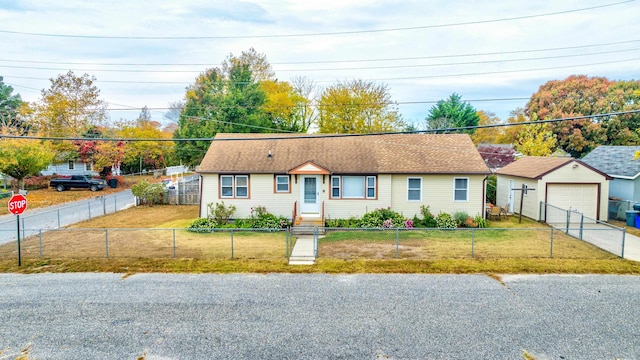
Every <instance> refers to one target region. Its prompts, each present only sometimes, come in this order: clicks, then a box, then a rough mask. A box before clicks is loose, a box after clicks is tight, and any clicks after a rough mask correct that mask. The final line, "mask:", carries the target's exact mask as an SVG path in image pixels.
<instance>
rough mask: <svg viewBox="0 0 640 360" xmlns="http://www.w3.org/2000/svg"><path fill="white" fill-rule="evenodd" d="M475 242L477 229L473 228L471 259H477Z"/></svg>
mask: <svg viewBox="0 0 640 360" xmlns="http://www.w3.org/2000/svg"><path fill="white" fill-rule="evenodd" d="M475 242H476V233H475V229H474V228H471V257H472V258H475V257H476V254H475Z"/></svg>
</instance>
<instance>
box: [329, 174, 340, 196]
mask: <svg viewBox="0 0 640 360" xmlns="http://www.w3.org/2000/svg"><path fill="white" fill-rule="evenodd" d="M331 197H332V198H339V197H340V176H332V177H331Z"/></svg>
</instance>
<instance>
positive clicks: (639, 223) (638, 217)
mask: <svg viewBox="0 0 640 360" xmlns="http://www.w3.org/2000/svg"><path fill="white" fill-rule="evenodd" d="M636 227H637V228H638V229H640V215H636Z"/></svg>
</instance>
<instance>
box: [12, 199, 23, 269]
mask: <svg viewBox="0 0 640 360" xmlns="http://www.w3.org/2000/svg"><path fill="white" fill-rule="evenodd" d="M8 206H9V212H10V213H12V214H13V215H15V216H16V219H17V229H18V266H22V258H21V256H20V214H22V213H23V212H24V211H25V210H27V198H26V197H24V195H22V194H15V195H13V196H12V197H11V199H9V205H8Z"/></svg>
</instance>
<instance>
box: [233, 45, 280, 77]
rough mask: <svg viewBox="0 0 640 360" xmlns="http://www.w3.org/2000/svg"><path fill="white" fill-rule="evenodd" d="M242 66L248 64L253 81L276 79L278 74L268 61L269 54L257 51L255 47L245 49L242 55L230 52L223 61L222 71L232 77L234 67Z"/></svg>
mask: <svg viewBox="0 0 640 360" xmlns="http://www.w3.org/2000/svg"><path fill="white" fill-rule="evenodd" d="M242 66H247V67H248V69H249V71H250V72H251V80H250V81H251V82H261V81H265V80H273V79H275V76H276V74H275V73H274V72H273V68H272V67H271V64H269V61H267V56H266V55H265V54H262V53H259V52H257V51H256V50H255V49H254V48H249V50H247V51H243V52H242V53H241V54H240V56H234V55H233V54H229V56H227V58H226V59H225V61H224V62H222V69H221V72H222V74H224V76H225V77H227V78H230V77H231V73H232V72H233V71H234V68H238V67H242Z"/></svg>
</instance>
